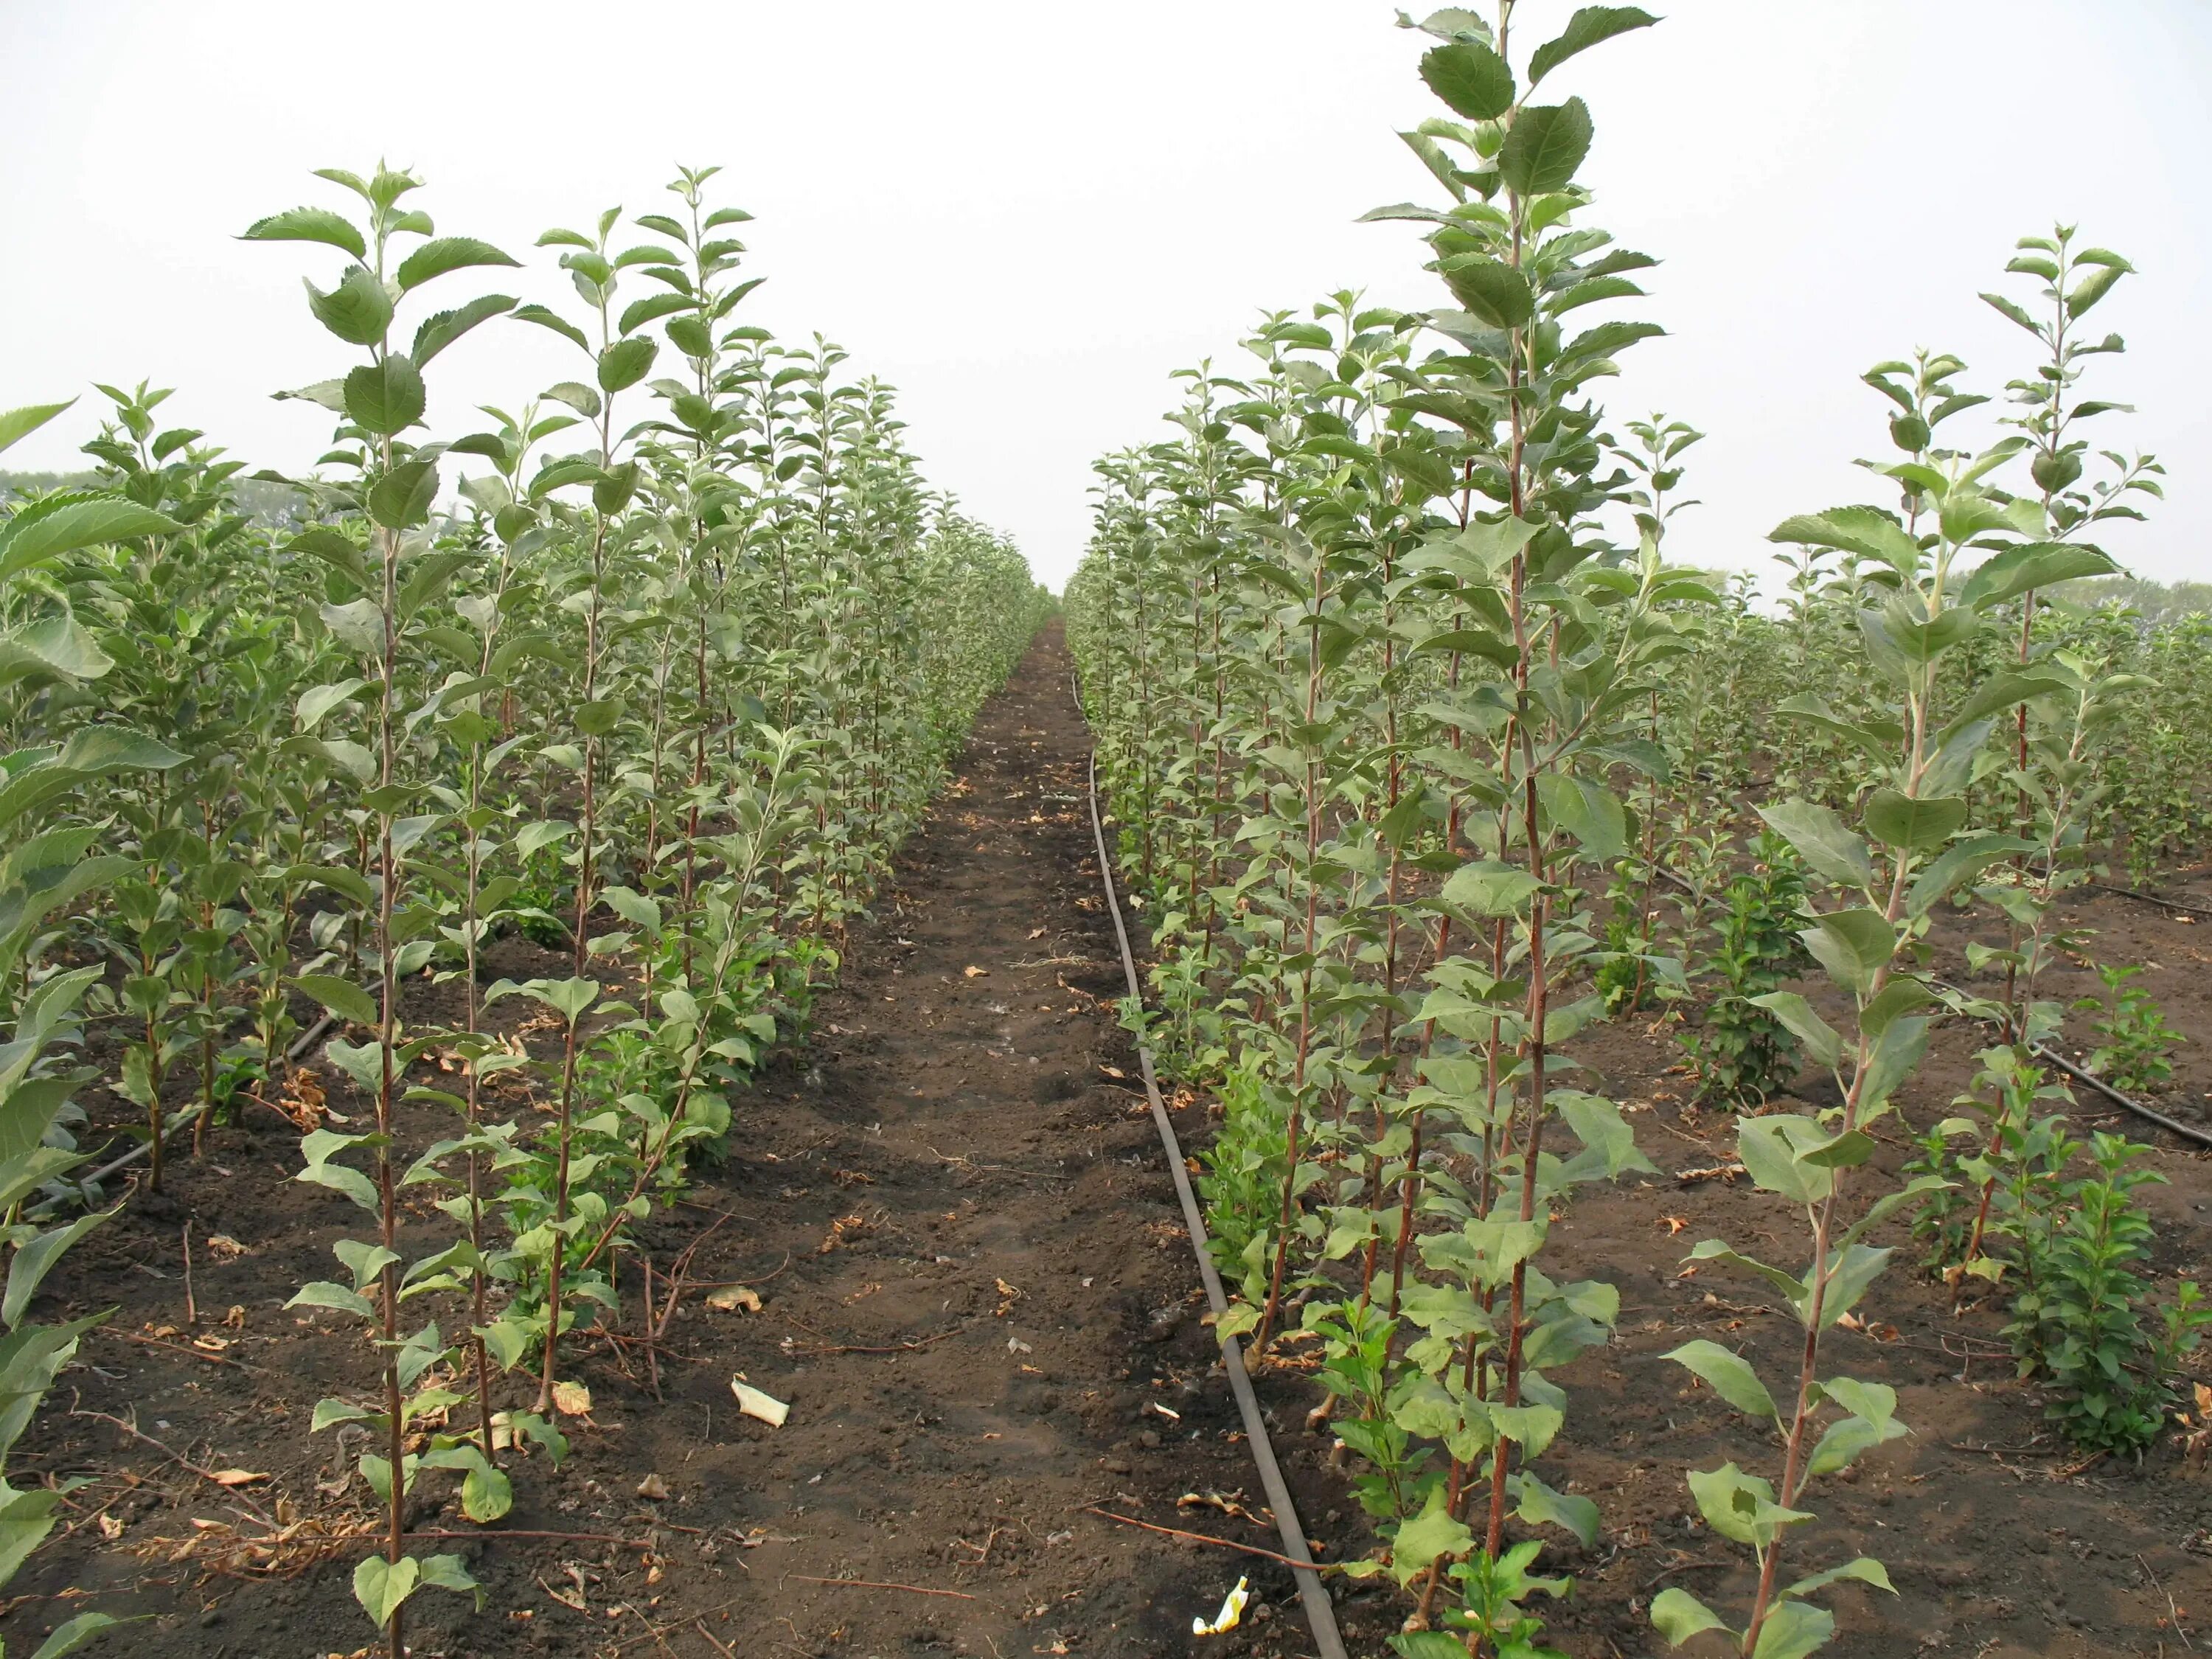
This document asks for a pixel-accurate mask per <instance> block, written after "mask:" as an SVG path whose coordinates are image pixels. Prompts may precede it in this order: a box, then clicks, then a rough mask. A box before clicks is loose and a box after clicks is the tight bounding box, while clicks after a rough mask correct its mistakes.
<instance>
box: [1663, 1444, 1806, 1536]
mask: <svg viewBox="0 0 2212 1659" xmlns="http://www.w3.org/2000/svg"><path fill="white" fill-rule="evenodd" d="M1688 1480H1689V1485H1690V1495H1691V1497H1692V1498H1695V1499H1696V1500H1697V1504H1698V1511H1699V1514H1701V1515H1703V1516H1705V1520H1706V1521H1707V1522H1709V1523H1710V1524H1711V1527H1712V1529H1713V1530H1714V1531H1715V1532H1717V1533H1718V1534H1720V1535H1721V1536H1722V1537H1723V1538H1726V1539H1730V1540H1732V1541H1735V1542H1736V1543H1739V1544H1752V1543H1754V1542H1761V1541H1762V1540H1761V1537H1760V1534H1761V1533H1762V1532H1764V1533H1765V1535H1766V1537H1768V1538H1771V1537H1772V1535H1773V1530H1774V1528H1777V1527H1778V1526H1780V1525H1782V1524H1784V1522H1786V1521H1790V1520H1796V1521H1808V1520H1810V1519H1812V1517H1811V1516H1808V1515H1803V1514H1800V1513H1799V1512H1797V1511H1796V1510H1785V1509H1783V1508H1781V1507H1780V1506H1779V1505H1778V1504H1776V1503H1775V1501H1774V1488H1773V1487H1772V1486H1771V1485H1769V1484H1768V1483H1767V1482H1766V1481H1765V1480H1760V1479H1759V1477H1758V1476H1757V1475H1751V1474H1745V1473H1744V1472H1743V1471H1742V1470H1741V1469H1740V1468H1736V1466H1735V1464H1733V1463H1723V1464H1722V1465H1721V1467H1720V1468H1717V1469H1692V1470H1691V1471H1690V1472H1689V1475H1688Z"/></svg>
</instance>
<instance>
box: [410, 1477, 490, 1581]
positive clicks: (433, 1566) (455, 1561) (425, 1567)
mask: <svg viewBox="0 0 2212 1659" xmlns="http://www.w3.org/2000/svg"><path fill="white" fill-rule="evenodd" d="M502 1478H504V1477H502ZM422 1582H423V1583H426V1584H429V1585H432V1586H435V1588H436V1589H443V1590H456V1591H459V1592H461V1593H462V1594H465V1595H475V1597H476V1601H477V1611H479V1612H481V1611H483V1600H484V1597H483V1585H481V1584H479V1583H477V1581H476V1580H475V1578H474V1577H471V1576H470V1573H469V1568H468V1563H466V1562H465V1561H464V1560H462V1559H461V1558H460V1557H459V1556H458V1555H426V1556H424V1557H423V1558H422Z"/></svg>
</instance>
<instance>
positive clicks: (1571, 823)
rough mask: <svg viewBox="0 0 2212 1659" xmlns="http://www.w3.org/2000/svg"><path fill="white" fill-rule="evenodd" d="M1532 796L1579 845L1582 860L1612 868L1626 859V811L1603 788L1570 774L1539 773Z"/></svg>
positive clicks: (1618, 800)
mask: <svg viewBox="0 0 2212 1659" xmlns="http://www.w3.org/2000/svg"><path fill="white" fill-rule="evenodd" d="M1536 796H1537V799H1539V800H1540V801H1541V802H1542V803H1543V807H1544V814H1545V816H1546V817H1548V818H1550V819H1551V821H1552V822H1553V823H1554V824H1556V825H1558V826H1559V828H1560V829H1565V831H1566V832H1567V833H1568V834H1569V835H1571V836H1573V837H1574V838H1575V840H1576V841H1577V842H1579V843H1580V844H1581V849H1580V850H1581V853H1582V856H1583V858H1585V859H1587V860H1590V861H1591V862H1592V863H1595V864H1612V863H1613V862H1614V861H1616V860H1620V859H1624V858H1626V857H1627V856H1628V811H1627V809H1626V807H1625V806H1623V805H1621V801H1620V797H1619V796H1618V795H1616V794H1614V793H1613V791H1612V790H1610V789H1608V788H1607V787H1605V786H1604V785H1603V784H1601V783H1592V782H1591V781H1589V780H1588V779H1587V778H1578V777H1576V776H1574V775H1572V774H1571V773H1565V772H1540V773H1538V774H1537V775H1536Z"/></svg>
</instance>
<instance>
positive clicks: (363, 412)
mask: <svg viewBox="0 0 2212 1659" xmlns="http://www.w3.org/2000/svg"><path fill="white" fill-rule="evenodd" d="M425 395H426V394H425V393H424V392H423V389H422V370H421V369H419V368H416V366H415V360H414V359H413V358H411V357H409V356H405V355H404V353H401V352H397V351H394V352H390V353H387V354H386V356H384V357H383V358H382V359H381V360H380V361H379V362H374V363H363V364H362V366H361V367H360V368H356V369H355V370H354V371H353V372H352V373H351V374H348V375H347V376H346V377H345V412H346V418H347V419H348V420H349V421H351V422H353V423H354V424H355V425H356V426H358V427H361V428H363V429H364V430H366V431H369V432H374V433H375V434H377V435H379V436H381V437H389V436H391V435H392V434H393V433H396V432H404V431H405V430H406V429H407V428H409V427H410V426H412V425H414V424H415V422H417V421H419V420H421V419H422V408H423V399H424V397H425ZM416 465H425V464H424V463H416Z"/></svg>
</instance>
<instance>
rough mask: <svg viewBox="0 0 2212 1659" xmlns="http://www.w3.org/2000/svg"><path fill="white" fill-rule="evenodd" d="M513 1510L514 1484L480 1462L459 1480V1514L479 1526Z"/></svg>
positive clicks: (503, 1475)
mask: <svg viewBox="0 0 2212 1659" xmlns="http://www.w3.org/2000/svg"><path fill="white" fill-rule="evenodd" d="M513 1507H514V1483H513V1481H511V1480H508V1479H507V1475H506V1473H505V1472H504V1471H502V1470H500V1469H495V1468H492V1467H491V1465H490V1464H489V1463H483V1462H481V1461H479V1466H478V1467H477V1468H472V1469H471V1470H470V1471H469V1472H468V1474H465V1475H464V1476H463V1477H462V1479H461V1513H462V1514H464V1515H465V1516H468V1517H469V1519H470V1520H471V1521H473V1522H477V1524H478V1525H479V1526H481V1525H483V1524H484V1523H485V1522H490V1521H496V1520H498V1519H499V1518H500V1517H501V1516H503V1515H505V1514H506V1513H507V1511H508V1510H511V1509H513Z"/></svg>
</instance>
